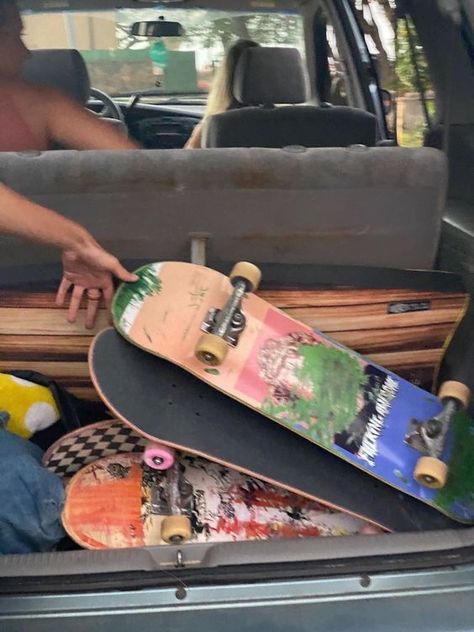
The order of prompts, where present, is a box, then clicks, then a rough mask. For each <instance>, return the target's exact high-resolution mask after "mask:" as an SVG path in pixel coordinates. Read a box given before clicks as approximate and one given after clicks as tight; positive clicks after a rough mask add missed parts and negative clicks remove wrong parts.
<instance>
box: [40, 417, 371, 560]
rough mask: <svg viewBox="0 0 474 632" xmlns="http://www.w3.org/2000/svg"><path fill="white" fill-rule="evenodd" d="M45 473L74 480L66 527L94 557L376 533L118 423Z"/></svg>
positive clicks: (68, 451) (74, 447) (95, 430)
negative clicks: (142, 549)
mask: <svg viewBox="0 0 474 632" xmlns="http://www.w3.org/2000/svg"><path fill="white" fill-rule="evenodd" d="M114 450H117V452H116V453H115V454H113V452H114ZM123 450H126V451H123ZM165 453H166V454H167V455H168V457H171V458H170V459H169V460H167V461H166V462H165V461H161V462H159V465H158V466H156V465H155V464H154V463H153V455H155V457H156V455H157V454H160V455H161V456H162V455H163V454H165ZM101 455H103V456H101ZM105 455H107V456H105ZM43 464H44V465H45V466H46V467H48V468H49V469H50V470H51V471H53V472H55V473H56V474H58V475H60V476H63V477H66V478H68V477H70V476H72V478H71V480H70V481H69V482H68V485H67V487H66V502H65V508H64V512H63V524H64V526H65V528H66V530H67V531H68V533H69V535H70V536H71V537H72V539H73V540H75V541H76V542H77V543H78V544H79V545H81V546H83V547H85V548H94V549H96V548H97V549H99V548H121V547H133V546H147V545H156V544H163V543H170V544H182V543H184V542H188V541H191V542H217V541H218V542H223V541H235V540H254V539H259V540H267V539H275V538H295V537H316V536H327V535H331V536H336V535H353V534H356V533H373V532H374V530H373V528H372V529H371V527H370V525H368V523H366V522H363V521H362V520H358V519H356V518H353V517H352V516H350V515H349V514H346V513H342V512H334V511H331V510H330V509H329V508H328V507H326V506H324V505H322V504H319V503H317V502H314V501H308V500H306V499H304V498H302V497H299V496H297V495H295V494H292V493H290V492H287V491H285V490H282V489H279V488H277V487H275V486H273V485H269V484H267V483H264V482H262V481H259V480H257V479H255V478H253V477H250V476H245V475H244V474H240V473H239V472H237V471H235V470H231V469H229V468H225V467H222V466H221V465H218V464H216V463H212V462H210V461H208V460H206V459H202V458H197V457H193V456H191V455H184V454H181V453H174V452H172V451H170V450H165V451H164V450H163V446H161V447H160V446H154V447H153V446H150V445H149V444H148V443H147V441H146V440H145V439H144V438H143V437H141V436H140V435H138V434H137V433H135V432H134V431H133V430H132V429H131V428H130V427H128V426H126V425H124V424H122V423H121V422H119V421H117V420H110V421H104V422H99V423H96V424H92V425H91V426H86V427H84V428H80V429H79V430H76V431H74V432H72V433H69V434H68V435H66V436H65V437H62V438H61V439H60V440H58V441H57V442H56V443H55V444H54V445H53V446H51V448H50V450H48V452H47V453H46V454H45V456H44V459H43Z"/></svg>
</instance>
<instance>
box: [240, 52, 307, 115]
mask: <svg viewBox="0 0 474 632" xmlns="http://www.w3.org/2000/svg"><path fill="white" fill-rule="evenodd" d="M288 69H291V72H287V70H288ZM233 93H234V97H235V98H236V99H237V101H239V103H241V104H243V105H273V104H274V103H304V102H305V101H306V100H307V98H308V94H307V85H306V75H305V69H304V66H303V61H302V59H301V55H300V53H299V51H298V50H297V49H296V48H270V47H263V46H259V47H255V48H248V49H247V50H244V52H243V53H242V55H241V56H240V59H239V61H238V63H237V67H236V69H235V74H234V85H233Z"/></svg>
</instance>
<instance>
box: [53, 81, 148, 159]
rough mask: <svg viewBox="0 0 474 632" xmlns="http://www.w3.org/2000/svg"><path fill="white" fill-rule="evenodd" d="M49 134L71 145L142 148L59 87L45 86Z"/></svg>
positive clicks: (58, 141)
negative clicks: (59, 89) (64, 93)
mask: <svg viewBox="0 0 474 632" xmlns="http://www.w3.org/2000/svg"><path fill="white" fill-rule="evenodd" d="M44 95H45V99H44V103H45V107H46V119H47V126H48V131H49V136H50V138H52V139H54V140H55V141H56V142H57V143H59V144H61V145H63V146H65V147H70V148H71V149H140V145H139V144H138V143H136V142H135V141H134V140H132V139H130V138H128V137H127V136H126V135H125V134H121V133H120V132H119V131H118V129H116V128H115V127H114V126H113V125H110V124H109V123H107V122H106V121H102V120H101V119H100V118H99V117H98V116H96V115H95V114H93V113H92V112H90V111H89V110H87V109H86V108H84V107H82V106H81V105H79V104H78V103H76V102H75V101H73V100H72V99H70V98H69V97H67V96H65V95H63V94H62V93H61V92H59V91H58V90H50V89H46V90H44Z"/></svg>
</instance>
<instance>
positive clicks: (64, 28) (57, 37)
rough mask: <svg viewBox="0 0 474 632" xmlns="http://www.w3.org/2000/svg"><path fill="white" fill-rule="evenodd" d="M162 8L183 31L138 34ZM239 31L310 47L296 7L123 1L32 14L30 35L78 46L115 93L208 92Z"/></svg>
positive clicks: (42, 44) (97, 82) (52, 44)
mask: <svg viewBox="0 0 474 632" xmlns="http://www.w3.org/2000/svg"><path fill="white" fill-rule="evenodd" d="M159 16H163V17H164V18H165V19H166V20H175V21H178V22H180V23H181V24H182V26H183V27H184V31H185V32H184V35H183V36H182V37H168V38H159V39H150V38H144V37H135V36H133V35H131V32H130V27H131V25H132V24H133V23H134V22H138V21H145V20H156V19H157V18H158V17H159ZM238 38H250V39H253V40H255V41H257V42H258V43H260V44H262V45H267V46H269V45H270V46H293V47H296V48H298V49H299V50H300V52H301V53H304V36H303V20H302V18H301V16H299V15H297V14H293V13H275V12H271V13H262V12H260V13H258V12H248V11H247V12H237V11H233V12H229V11H209V10H202V9H177V10H167V9H164V10H160V12H159V14H157V11H156V9H121V10H114V11H100V12H99V11H88V12H87V11H80V12H67V11H58V12H50V13H38V14H30V15H27V16H25V41H26V43H27V45H28V46H29V47H30V48H31V49H33V50H34V49H38V48H77V49H79V50H80V51H81V53H82V55H83V57H84V58H85V60H86V63H87V66H88V70H89V73H90V76H91V82H92V85H93V86H94V87H95V88H99V89H101V90H103V91H105V92H107V93H109V94H110V95H112V96H114V95H121V94H122V95H125V94H132V93H134V92H138V91H151V92H154V93H156V94H157V95H195V96H196V95H197V96H199V95H201V96H202V98H205V96H206V94H207V92H208V90H209V86H210V84H211V81H212V77H213V74H214V71H215V69H216V68H217V66H218V65H219V63H220V61H221V59H222V57H223V55H224V50H225V47H226V46H227V45H228V44H230V43H232V41H233V40H236V39H238Z"/></svg>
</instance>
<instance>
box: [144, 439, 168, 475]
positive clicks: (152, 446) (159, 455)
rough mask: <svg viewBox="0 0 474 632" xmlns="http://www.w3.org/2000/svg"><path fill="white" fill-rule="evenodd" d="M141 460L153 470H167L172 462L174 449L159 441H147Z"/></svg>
mask: <svg viewBox="0 0 474 632" xmlns="http://www.w3.org/2000/svg"><path fill="white" fill-rule="evenodd" d="M143 460H144V461H145V463H146V464H147V465H148V466H149V467H151V468H152V469H154V470H168V469H169V468H170V467H171V466H172V465H173V463H174V450H172V449H171V448H167V447H166V446H164V445H160V444H159V443H149V444H148V445H147V447H146V448H145V454H144V455H143Z"/></svg>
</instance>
